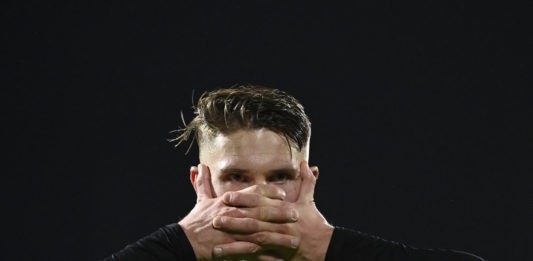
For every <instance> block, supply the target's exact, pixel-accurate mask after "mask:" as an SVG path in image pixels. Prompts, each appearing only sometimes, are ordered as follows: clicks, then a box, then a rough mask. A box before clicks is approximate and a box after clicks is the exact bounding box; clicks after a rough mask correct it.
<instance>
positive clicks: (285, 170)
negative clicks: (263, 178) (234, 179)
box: [220, 167, 299, 175]
mask: <svg viewBox="0 0 533 261" xmlns="http://www.w3.org/2000/svg"><path fill="white" fill-rule="evenodd" d="M220 172H222V173H242V174H245V173H249V172H250V170H248V169H240V168H231V167H230V168H222V169H220ZM298 172H299V170H298V169H294V168H280V169H273V170H269V171H268V173H269V174H279V173H290V174H294V175H296V174H298Z"/></svg>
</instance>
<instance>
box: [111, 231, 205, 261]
mask: <svg viewBox="0 0 533 261" xmlns="http://www.w3.org/2000/svg"><path fill="white" fill-rule="evenodd" d="M120 260H128V261H136V260H139V261H140V260H154V261H155V260H162V261H167V260H168V261H173V260H195V256H194V252H193V250H192V247H191V245H190V244H189V241H188V240H187V237H186V236H185V233H184V232H183V230H182V229H181V227H180V226H179V225H178V224H170V225H167V226H164V227H161V228H159V229H158V230H157V231H155V232H153V233H152V234H149V235H147V236H145V237H143V238H141V239H139V240H137V241H136V242H134V243H132V244H129V245H127V246H126V247H125V248H123V249H122V250H120V251H118V252H116V253H114V254H112V255H111V256H109V257H107V258H105V259H103V261H120Z"/></svg>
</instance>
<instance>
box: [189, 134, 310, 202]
mask: <svg viewBox="0 0 533 261" xmlns="http://www.w3.org/2000/svg"><path fill="white" fill-rule="evenodd" d="M200 151H201V153H200V161H201V163H203V164H206V165H207V166H208V167H209V170H210V172H211V184H212V186H213V190H214V193H215V195H213V196H215V197H218V196H221V195H222V194H223V193H224V192H226V191H237V190H241V189H243V188H246V187H249V186H253V185H257V184H273V185H275V186H279V187H280V188H282V189H283V190H285V193H286V197H285V200H287V201H291V202H294V201H296V200H297V199H298V194H299V191H300V183H301V179H300V172H299V166H300V162H301V161H302V160H307V159H308V150H307V148H304V149H302V151H298V150H297V148H295V147H292V148H291V149H289V145H288V144H287V140H286V139H285V138H284V137H282V136H280V135H279V134H276V133H275V132H272V131H270V130H268V129H264V128H263V129H257V130H239V131H237V132H234V133H231V134H227V135H224V134H219V135H217V136H215V137H214V138H212V139H210V140H207V141H205V142H203V144H202V146H201V148H200ZM291 153H292V155H291ZM191 174H192V173H191Z"/></svg>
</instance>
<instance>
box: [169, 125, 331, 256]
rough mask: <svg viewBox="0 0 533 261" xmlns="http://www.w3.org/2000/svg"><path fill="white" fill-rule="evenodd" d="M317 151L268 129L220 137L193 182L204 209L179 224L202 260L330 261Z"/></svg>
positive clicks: (204, 151) (194, 170)
mask: <svg viewBox="0 0 533 261" xmlns="http://www.w3.org/2000/svg"><path fill="white" fill-rule="evenodd" d="M308 154H309V149H308V147H305V148H304V149H302V151H298V150H297V149H296V148H294V147H293V148H292V149H291V150H289V145H288V144H287V141H286V140H285V139H284V138H283V137H281V136H280V135H278V134H276V133H274V132H272V131H270V130H267V129H257V130H240V131H237V132H234V133H230V134H226V135H225V134H219V135H217V136H216V137H214V138H212V139H210V140H208V141H204V143H203V144H202V145H201V146H200V161H201V162H202V163H201V164H199V165H198V166H197V167H191V170H190V177H191V182H192V184H193V187H194V188H195V190H196V193H197V204H196V206H195V207H194V208H193V210H192V211H191V213H189V215H187V216H186V217H185V218H184V219H183V220H182V221H180V222H179V224H180V225H181V226H182V228H183V229H184V231H185V234H186V235H187V237H188V239H189V242H191V245H192V247H193V249H194V251H195V254H196V257H197V259H199V260H212V259H220V260H242V259H246V260H324V258H325V253H326V251H327V247H328V245H329V241H330V239H331V235H332V233H333V227H332V226H331V225H329V224H328V223H327V221H326V220H325V219H324V217H323V216H322V215H321V214H320V212H319V211H318V210H317V209H316V206H315V204H314V200H313V193H314V187H315V184H316V178H317V176H318V168H317V167H311V168H310V167H309V166H308V165H307V159H308Z"/></svg>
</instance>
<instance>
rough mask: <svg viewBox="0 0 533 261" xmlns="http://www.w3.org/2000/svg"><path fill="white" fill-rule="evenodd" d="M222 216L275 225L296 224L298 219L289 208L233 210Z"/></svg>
mask: <svg viewBox="0 0 533 261" xmlns="http://www.w3.org/2000/svg"><path fill="white" fill-rule="evenodd" d="M223 215H224V216H228V217H235V218H246V217H247V218H253V219H257V220H262V221H267V222H276V223H287V222H296V221H298V219H299V213H298V211H297V210H296V209H294V208H290V207H270V206H266V207H256V208H234V209H232V210H231V211H229V212H226V213H224V214H223Z"/></svg>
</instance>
